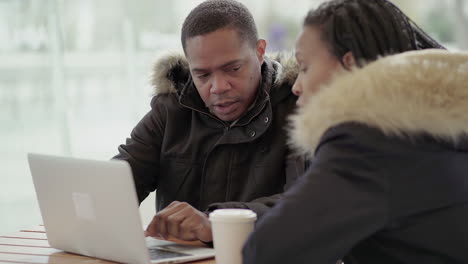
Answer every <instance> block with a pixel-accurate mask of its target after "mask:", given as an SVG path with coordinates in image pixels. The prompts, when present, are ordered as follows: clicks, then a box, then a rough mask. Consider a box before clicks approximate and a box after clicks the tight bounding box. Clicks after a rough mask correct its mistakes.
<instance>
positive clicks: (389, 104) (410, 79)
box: [290, 50, 468, 156]
mask: <svg viewBox="0 0 468 264" xmlns="http://www.w3.org/2000/svg"><path fill="white" fill-rule="evenodd" d="M345 122H357V123H361V124H365V125H368V126H371V127H374V128H377V129H379V130H381V131H382V132H384V133H385V134H386V135H392V136H400V137H404V136H408V135H412V134H418V133H427V134H430V135H432V136H434V137H436V138H439V139H442V140H446V141H448V142H452V143H457V141H458V140H459V139H460V137H461V136H466V135H468V53H466V52H463V53H462V52H456V53H455V52H454V53H452V52H448V51H443V50H423V51H412V52H406V53H402V54H398V55H393V56H388V57H385V58H381V59H379V60H377V61H374V62H372V63H370V64H368V65H367V66H365V67H363V68H361V69H357V68H356V69H354V70H352V71H350V72H344V73H340V74H338V75H337V76H335V77H334V79H333V80H332V81H331V82H330V83H329V84H328V85H325V86H323V87H321V89H320V90H319V92H317V93H316V94H315V95H313V96H312V97H311V98H310V99H309V101H308V103H307V105H305V106H304V107H303V108H302V109H300V110H299V111H298V113H297V114H295V115H293V116H292V117H291V126H292V127H291V131H290V141H291V144H292V145H293V147H295V148H296V149H297V150H299V152H300V153H302V154H309V155H310V156H313V155H314V152H315V150H316V147H317V146H318V144H319V141H320V139H321V137H322V136H323V134H324V133H325V132H326V131H327V130H328V129H330V128H332V127H334V126H337V125H339V124H342V123H345Z"/></svg>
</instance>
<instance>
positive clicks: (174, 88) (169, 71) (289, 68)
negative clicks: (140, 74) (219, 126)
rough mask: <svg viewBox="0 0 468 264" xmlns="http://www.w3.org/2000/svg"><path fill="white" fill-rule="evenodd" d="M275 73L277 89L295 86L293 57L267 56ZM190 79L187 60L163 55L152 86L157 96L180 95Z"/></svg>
mask: <svg viewBox="0 0 468 264" xmlns="http://www.w3.org/2000/svg"><path fill="white" fill-rule="evenodd" d="M266 61H270V62H271V64H272V68H273V70H274V71H275V73H276V74H275V76H274V79H273V83H274V84H275V87H281V86H283V85H284V84H288V85H289V86H290V87H291V86H292V85H293V84H294V81H295V80H296V77H297V73H298V66H297V63H296V61H295V60H294V58H293V57H292V55H289V54H277V55H272V56H266ZM189 78H190V70H189V66H188V62H187V59H186V58H185V57H184V55H182V54H180V53H169V54H165V55H162V56H161V57H160V58H159V59H158V60H157V61H156V63H155V64H154V67H153V75H152V84H153V87H154V91H155V94H164V93H179V92H180V91H181V90H182V89H183V88H184V87H185V85H186V83H187V81H189Z"/></svg>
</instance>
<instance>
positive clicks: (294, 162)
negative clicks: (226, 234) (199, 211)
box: [206, 155, 307, 218]
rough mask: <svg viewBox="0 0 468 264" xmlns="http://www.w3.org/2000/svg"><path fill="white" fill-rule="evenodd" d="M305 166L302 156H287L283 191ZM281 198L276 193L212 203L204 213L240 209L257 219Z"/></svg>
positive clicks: (301, 172) (300, 173) (292, 182)
mask: <svg viewBox="0 0 468 264" xmlns="http://www.w3.org/2000/svg"><path fill="white" fill-rule="evenodd" d="M306 166H307V164H306V161H305V158H304V157H303V156H297V155H287V159H286V168H285V170H286V171H285V174H286V183H285V185H284V190H287V189H289V187H290V186H292V185H293V184H294V182H295V181H296V180H297V179H298V178H299V176H301V175H303V174H304V172H305V169H306ZM282 196H283V194H282V193H278V194H275V195H271V196H267V197H260V198H257V199H255V200H252V201H250V202H224V203H213V204H211V205H209V206H208V209H207V211H206V213H209V212H212V211H214V210H216V209H223V208H242V209H250V210H252V211H254V212H255V213H256V214H257V217H258V218H261V217H262V216H263V215H264V214H265V213H266V212H267V211H268V210H269V209H271V208H272V207H273V206H274V205H275V204H276V203H277V202H278V201H279V200H280V199H281V198H282Z"/></svg>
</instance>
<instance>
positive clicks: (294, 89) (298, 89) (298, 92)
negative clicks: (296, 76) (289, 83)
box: [292, 80, 302, 96]
mask: <svg viewBox="0 0 468 264" xmlns="http://www.w3.org/2000/svg"><path fill="white" fill-rule="evenodd" d="M292 93H293V94H294V95H296V96H300V95H301V94H302V87H301V85H300V84H299V82H298V81H297V80H296V82H295V83H294V85H293V87H292Z"/></svg>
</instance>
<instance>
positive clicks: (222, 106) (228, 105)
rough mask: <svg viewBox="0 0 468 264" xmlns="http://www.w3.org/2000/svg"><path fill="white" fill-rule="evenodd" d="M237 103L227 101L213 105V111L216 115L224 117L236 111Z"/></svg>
mask: <svg viewBox="0 0 468 264" xmlns="http://www.w3.org/2000/svg"><path fill="white" fill-rule="evenodd" d="M237 103H238V102H237V101H227V102H221V103H216V104H213V110H214V112H216V113H219V114H222V115H226V114H230V113H232V112H234V111H235V110H236V109H237Z"/></svg>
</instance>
